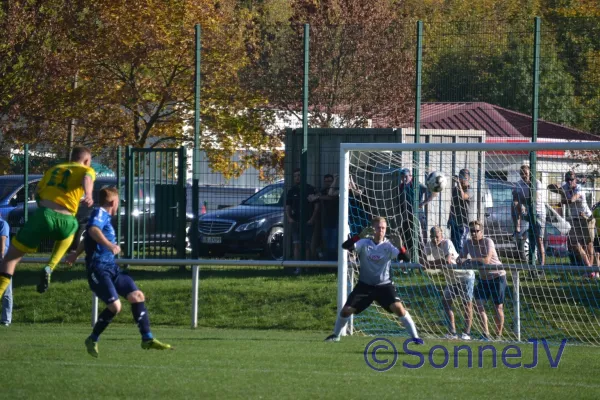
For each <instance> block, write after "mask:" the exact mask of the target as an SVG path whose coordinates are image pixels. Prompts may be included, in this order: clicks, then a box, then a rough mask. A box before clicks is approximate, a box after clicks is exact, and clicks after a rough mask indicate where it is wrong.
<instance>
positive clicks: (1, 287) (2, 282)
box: [0, 272, 12, 297]
mask: <svg viewBox="0 0 600 400" xmlns="http://www.w3.org/2000/svg"><path fill="white" fill-rule="evenodd" d="M11 279H12V275H11V274H7V273H6V272H0V297H2V295H3V294H4V291H5V290H6V288H7V287H8V285H10V280H11Z"/></svg>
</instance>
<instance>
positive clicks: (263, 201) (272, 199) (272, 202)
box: [242, 185, 283, 206]
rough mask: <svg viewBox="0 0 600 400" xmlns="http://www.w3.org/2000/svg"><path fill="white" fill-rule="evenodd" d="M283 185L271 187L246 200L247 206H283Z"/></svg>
mask: <svg viewBox="0 0 600 400" xmlns="http://www.w3.org/2000/svg"><path fill="white" fill-rule="evenodd" d="M282 197H283V185H270V186H267V187H265V188H264V189H262V190H261V191H260V192H258V193H256V194H255V195H253V196H251V197H249V198H248V199H246V200H244V202H243V203H242V204H244V205H246V206H279V205H282V203H281V201H282Z"/></svg>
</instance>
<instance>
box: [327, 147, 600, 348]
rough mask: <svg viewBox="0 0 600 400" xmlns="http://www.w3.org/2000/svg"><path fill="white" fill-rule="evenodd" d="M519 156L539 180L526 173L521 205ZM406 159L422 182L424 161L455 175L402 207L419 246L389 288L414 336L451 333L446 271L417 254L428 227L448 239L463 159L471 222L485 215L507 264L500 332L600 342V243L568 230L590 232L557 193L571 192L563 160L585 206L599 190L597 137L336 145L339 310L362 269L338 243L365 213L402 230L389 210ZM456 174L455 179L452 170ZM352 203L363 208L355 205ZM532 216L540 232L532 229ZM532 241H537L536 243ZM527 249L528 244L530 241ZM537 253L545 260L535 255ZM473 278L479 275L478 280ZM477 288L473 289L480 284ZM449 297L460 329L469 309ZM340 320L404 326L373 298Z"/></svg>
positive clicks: (395, 331) (375, 331)
mask: <svg viewBox="0 0 600 400" xmlns="http://www.w3.org/2000/svg"><path fill="white" fill-rule="evenodd" d="M413 160H418V161H416V162H415V161H413ZM524 165H526V166H528V167H529V168H531V171H532V172H534V173H535V175H533V176H534V177H535V178H536V179H537V180H539V181H540V182H539V183H537V184H536V183H535V180H534V179H532V181H533V182H534V183H529V184H527V183H526V184H525V188H528V189H529V190H531V192H530V195H531V197H530V198H529V200H530V201H529V203H527V205H525V202H523V201H522V200H521V197H522V196H521V197H519V196H520V193H522V191H523V190H524V189H523V186H519V185H523V183H522V182H520V180H521V178H519V174H521V173H522V168H523V166H524ZM404 168H408V169H409V170H410V171H412V175H413V179H414V180H415V181H416V182H415V183H417V182H418V184H424V183H425V177H426V176H427V174H428V173H431V172H433V171H439V172H441V173H442V174H444V175H445V176H446V178H447V180H448V182H452V185H451V184H449V185H448V187H447V188H446V189H444V190H443V191H442V192H440V193H439V194H437V195H436V197H434V200H432V201H431V202H430V203H429V204H428V205H427V206H426V207H424V208H423V209H419V211H418V212H415V215H414V216H411V217H410V218H413V219H412V220H413V221H415V222H417V225H416V226H417V228H415V229H414V231H411V235H412V236H414V237H416V238H417V239H412V240H411V243H412V244H415V245H416V246H417V247H418V249H417V250H414V251H413V253H412V255H413V257H412V261H413V262H411V263H395V264H393V268H392V269H393V273H392V280H393V281H394V284H395V285H396V288H397V291H398V294H399V296H400V298H401V299H402V301H403V302H404V304H405V305H406V306H407V308H409V309H410V310H411V315H412V317H413V319H414V320H415V323H416V325H417V328H418V329H419V331H420V333H421V334H422V336H424V337H432V338H441V337H444V336H445V334H446V333H448V316H447V311H446V309H445V308H444V306H443V302H442V300H443V298H442V297H443V293H444V290H445V288H446V287H447V284H448V282H446V280H445V276H446V274H445V271H441V270H440V268H432V267H430V265H432V264H428V263H427V262H426V261H425V260H426V259H427V257H426V255H425V253H424V252H423V244H424V243H425V242H426V239H427V235H428V231H429V229H430V228H431V227H433V226H439V227H440V228H441V229H443V230H444V234H445V237H446V238H448V239H449V238H450V234H449V233H448V231H449V228H447V223H448V218H449V214H450V205H451V203H452V191H453V190H454V189H453V188H454V185H455V184H459V183H458V182H459V181H458V175H459V171H463V170H469V171H470V174H471V175H470V177H471V182H470V183H471V184H472V186H470V187H469V189H470V190H471V192H472V205H471V207H470V208H471V209H470V210H469V221H471V220H478V221H480V222H481V223H482V226H483V229H484V234H485V235H486V236H488V234H489V235H490V236H488V237H490V238H491V239H492V240H493V241H494V243H495V245H496V247H497V252H498V255H499V258H500V260H501V262H502V266H501V267H500V269H502V270H504V271H506V272H507V281H508V289H507V291H506V299H505V301H504V313H505V322H504V330H503V333H502V335H501V336H500V337H499V339H501V340H510V341H523V340H527V339H528V338H534V337H536V338H547V339H549V340H550V341H552V340H555V341H557V342H560V340H562V339H568V340H570V341H575V342H580V343H584V344H593V345H600V279H598V278H599V277H600V273H599V271H600V268H599V266H600V254H598V255H597V254H596V251H599V250H598V248H596V250H595V251H594V250H590V247H589V246H588V243H589V239H590V238H589V237H588V236H589V235H587V234H583V233H581V232H583V231H584V230H581V231H578V230H577V229H579V228H581V229H583V227H582V226H580V224H583V222H581V221H584V222H587V223H588V224H589V232H590V234H593V233H592V232H593V230H594V227H593V217H592V216H589V215H588V214H587V212H586V213H585V219H584V218H583V216H582V217H581V218H579V216H575V211H573V210H577V212H579V210H580V209H577V208H573V207H574V206H572V204H571V203H569V202H570V200H567V203H566V204H565V202H564V201H563V199H564V198H566V197H568V196H570V195H572V194H570V193H571V192H569V194H567V192H568V191H569V190H571V189H569V188H568V184H569V182H570V180H567V181H565V179H564V178H565V176H566V174H567V173H571V172H569V171H572V174H573V176H576V181H575V182H576V184H577V189H573V191H575V190H577V191H580V192H581V196H583V197H585V198H586V199H587V207H588V208H589V209H590V211H591V209H592V207H593V206H594V204H596V203H597V202H598V201H600V196H596V191H597V190H598V193H600V178H599V176H600V142H564V141H563V142H544V143H531V142H525V143H518V144H516V143H422V144H416V143H342V144H340V170H339V176H340V192H339V193H340V198H339V201H340V203H339V204H340V206H339V212H340V214H339V217H340V218H339V226H338V231H339V235H338V240H339V245H340V246H339V247H338V260H339V261H338V283H337V287H338V292H337V311H338V312H339V311H340V310H341V308H342V307H343V305H344V304H345V302H346V300H347V298H348V295H349V293H350V291H351V290H352V287H353V286H354V285H355V283H356V282H357V279H358V275H359V268H360V267H359V266H358V265H357V260H356V259H355V258H354V257H353V256H351V255H349V254H348V253H347V252H345V251H344V250H342V249H341V244H342V243H343V242H344V241H345V240H346V239H347V238H348V237H349V235H350V233H354V234H356V233H357V232H359V231H360V228H365V227H366V226H367V224H368V223H369V221H370V219H371V218H372V217H374V216H382V217H385V218H386V219H387V220H388V232H389V231H390V230H392V231H395V232H397V233H398V232H399V233H400V234H402V235H405V234H406V232H405V231H403V230H402V227H403V226H404V225H402V224H401V223H399V222H398V220H399V219H402V218H405V219H406V216H404V217H403V216H402V215H399V211H398V210H402V206H401V205H399V204H398V202H399V200H398V186H399V181H398V176H399V174H400V173H401V172H400V171H401V170H402V169H404ZM520 171H521V172H520ZM455 176H456V177H457V178H456V183H454V182H453V179H452V177H455ZM540 183H541V186H540ZM536 185H537V186H536ZM564 185H567V186H564ZM574 185H575V184H574ZM415 186H417V185H415ZM597 187H598V188H599V189H597ZM573 188H575V186H573ZM351 189H352V190H351ZM422 190H424V189H422ZM520 190H521V191H520ZM357 193H358V194H357ZM415 194H416V192H415ZM417 196H418V195H417ZM565 196H566V197H565ZM425 197H427V195H425ZM537 199H542V200H541V201H538V200H537ZM573 203H575V200H573ZM415 204H416V203H415ZM578 204H579V203H578ZM579 205H581V204H579ZM536 207H538V208H536ZM582 207H583V206H582ZM357 211H358V213H359V214H361V215H359V216H357V215H356V213H357ZM500 211H502V212H503V214H500ZM402 212H403V211H402ZM417 214H418V215H417ZM534 215H535V217H534ZM598 216H599V217H600V214H599V215H598ZM542 219H543V221H542ZM357 221H359V222H357ZM516 221H517V222H516ZM530 221H531V224H529V222H530ZM536 224H539V226H538V228H539V227H541V228H542V229H541V231H540V232H543V233H541V234H539V235H538V233H537V232H538V230H536V228H535V226H536ZM448 226H450V225H448ZM521 228H522V229H521ZM351 231H352V232H351ZM585 232H588V231H585ZM519 234H520V236H519ZM461 243H465V241H464V240H463V241H461ZM538 243H542V245H541V248H540V245H539V244H538ZM419 246H420V247H419ZM529 248H531V249H532V250H533V249H534V248H535V251H532V252H529ZM415 256H416V257H415ZM586 256H589V257H587V258H586ZM423 257H425V258H423ZM542 260H545V265H540V264H541V262H542ZM450 268H454V269H461V268H462V269H466V267H456V266H454V267H450ZM468 268H471V269H474V270H475V271H476V273H477V274H480V273H481V272H484V274H485V273H486V272H485V271H492V270H494V271H495V270H498V268H499V267H498V266H490V265H480V264H477V265H476V266H471V267H468ZM478 283H479V278H478V280H477V282H476V284H475V286H477V284H478ZM475 293H480V292H477V287H475ZM475 297H476V298H477V296H475ZM458 303H460V302H457V301H454V315H455V318H456V325H457V328H458V329H459V330H460V329H461V327H460V326H461V325H462V324H463V322H464V317H463V314H465V315H466V313H464V311H465V310H466V309H461V308H464V307H466V306H464V305H463V306H461V305H459V304H458ZM473 303H475V304H476V303H477V302H476V301H473ZM485 307H486V308H485V310H486V311H487V315H488V316H489V325H490V332H491V331H494V330H495V328H496V327H497V326H496V325H495V324H494V311H495V309H494V303H492V302H491V301H487V302H486V303H485ZM475 310H476V307H473V318H472V322H473V327H472V332H473V333H475V335H474V337H475V338H476V337H477V334H476V333H479V332H481V331H482V326H481V321H480V318H479V316H478V315H477V314H478V313H477V312H476V311H475ZM363 314H367V315H366V316H363ZM347 329H348V330H349V332H342V334H347V333H349V334H353V333H361V334H367V335H380V334H389V335H400V336H403V335H407V334H406V332H405V331H404V329H403V327H402V326H401V324H400V322H399V321H398V320H397V319H396V318H394V317H393V316H392V315H390V314H389V313H387V312H385V311H384V310H382V309H381V308H380V307H378V306H375V307H370V308H369V309H368V310H366V311H365V312H364V313H362V314H360V315H359V316H355V317H354V318H353V319H351V320H350V323H349V324H348V328H347Z"/></svg>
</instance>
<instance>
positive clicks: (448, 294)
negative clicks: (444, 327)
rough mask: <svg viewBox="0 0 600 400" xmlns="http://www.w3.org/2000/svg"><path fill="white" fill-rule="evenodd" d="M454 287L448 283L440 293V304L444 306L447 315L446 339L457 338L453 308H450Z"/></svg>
mask: <svg viewBox="0 0 600 400" xmlns="http://www.w3.org/2000/svg"><path fill="white" fill-rule="evenodd" d="M454 289H455V287H454V286H453V285H448V286H446V288H445V289H444V293H443V294H442V304H443V306H444V311H446V315H447V316H448V325H449V327H448V328H449V329H448V331H449V332H448V334H447V335H446V337H447V338H448V339H458V335H457V334H456V322H455V319H454V310H453V309H452V303H453V299H454V297H455V296H454Z"/></svg>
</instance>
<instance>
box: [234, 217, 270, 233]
mask: <svg viewBox="0 0 600 400" xmlns="http://www.w3.org/2000/svg"><path fill="white" fill-rule="evenodd" d="M266 220H267V219H266V218H262V219H257V220H256V221H251V222H246V223H245V224H241V225H240V226H238V227H237V228H235V231H236V232H244V231H251V230H253V229H258V228H260V226H261V225H262V224H264V223H265V221H266Z"/></svg>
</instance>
